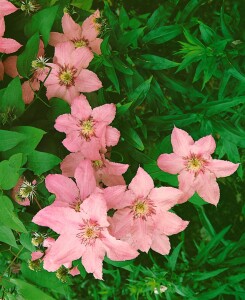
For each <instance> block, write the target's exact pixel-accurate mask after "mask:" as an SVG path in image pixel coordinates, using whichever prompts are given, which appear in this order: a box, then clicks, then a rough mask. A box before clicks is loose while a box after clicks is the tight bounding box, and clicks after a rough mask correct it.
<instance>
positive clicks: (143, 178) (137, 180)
mask: <svg viewBox="0 0 245 300" xmlns="http://www.w3.org/2000/svg"><path fill="white" fill-rule="evenodd" d="M128 188H129V189H130V190H132V191H133V192H134V194H135V195H136V196H137V197H144V198H146V197H147V196H148V194H149V193H150V191H151V190H152V189H153V188H154V182H153V180H152V178H151V176H150V175H149V174H148V173H146V171H145V170H144V169H142V168H141V167H139V168H138V171H137V173H136V176H135V177H134V178H133V179H132V181H131V183H130V184H129V186H128Z"/></svg>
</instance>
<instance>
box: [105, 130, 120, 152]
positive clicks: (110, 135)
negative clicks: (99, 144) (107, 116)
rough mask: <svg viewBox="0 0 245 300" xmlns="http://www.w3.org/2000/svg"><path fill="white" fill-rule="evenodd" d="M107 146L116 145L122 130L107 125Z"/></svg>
mask: <svg viewBox="0 0 245 300" xmlns="http://www.w3.org/2000/svg"><path fill="white" fill-rule="evenodd" d="M105 139H106V146H109V147H110V146H116V145H117V144H118V142H119V139H120V131H119V130H117V129H116V128H114V127H111V126H107V127H106V132H105Z"/></svg>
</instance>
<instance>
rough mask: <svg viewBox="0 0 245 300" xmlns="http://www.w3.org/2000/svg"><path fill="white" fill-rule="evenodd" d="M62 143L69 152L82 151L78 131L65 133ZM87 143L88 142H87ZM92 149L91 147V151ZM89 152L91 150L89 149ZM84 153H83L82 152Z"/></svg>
mask: <svg viewBox="0 0 245 300" xmlns="http://www.w3.org/2000/svg"><path fill="white" fill-rule="evenodd" d="M62 144H63V145H64V146H65V147H66V149H68V150H69V151H70V152H78V151H80V150H81V152H82V145H83V143H82V139H81V137H80V135H79V131H72V132H70V133H69V134H67V136H66V138H65V139H64V140H63V142H62ZM87 144H88V143H87ZM93 150H94V149H92V151H93ZM90 152H91V151H90ZM83 155H84V154H83ZM84 156H85V155H84Z"/></svg>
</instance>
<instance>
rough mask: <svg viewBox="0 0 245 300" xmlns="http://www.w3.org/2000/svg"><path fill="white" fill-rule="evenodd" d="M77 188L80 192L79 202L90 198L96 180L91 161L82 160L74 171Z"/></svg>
mask: <svg viewBox="0 0 245 300" xmlns="http://www.w3.org/2000/svg"><path fill="white" fill-rule="evenodd" d="M74 177H75V178H76V182H77V186H78V188H79V190H80V197H81V200H84V199H86V198H87V197H88V196H90V195H91V194H92V193H93V192H94V191H95V188H96V180H95V176H94V170H93V167H92V164H91V161H90V160H88V159H84V160H82V161H81V162H80V164H79V165H78V167H77V168H76V170H75V176H74Z"/></svg>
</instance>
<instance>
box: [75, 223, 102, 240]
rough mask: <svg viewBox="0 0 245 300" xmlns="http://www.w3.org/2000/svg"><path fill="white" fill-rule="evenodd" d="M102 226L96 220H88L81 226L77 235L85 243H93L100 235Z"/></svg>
mask: <svg viewBox="0 0 245 300" xmlns="http://www.w3.org/2000/svg"><path fill="white" fill-rule="evenodd" d="M100 234H101V227H99V224H98V223H97V222H96V221H92V220H86V221H84V224H83V225H81V226H80V233H78V234H77V237H78V238H80V240H81V242H82V243H83V244H85V245H93V244H94V243H95V241H96V239H97V238H99V237H100Z"/></svg>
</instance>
